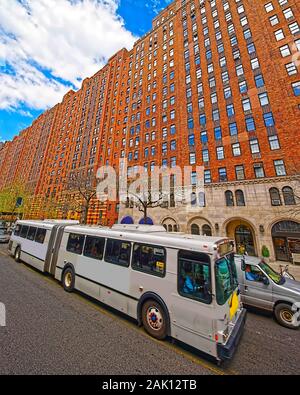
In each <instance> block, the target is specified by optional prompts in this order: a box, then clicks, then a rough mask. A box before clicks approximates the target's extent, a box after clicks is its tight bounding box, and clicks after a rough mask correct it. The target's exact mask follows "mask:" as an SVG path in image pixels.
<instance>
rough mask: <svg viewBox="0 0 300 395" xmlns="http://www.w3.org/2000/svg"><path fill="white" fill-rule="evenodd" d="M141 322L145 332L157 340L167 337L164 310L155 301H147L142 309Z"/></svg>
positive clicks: (166, 321)
mask: <svg viewBox="0 0 300 395" xmlns="http://www.w3.org/2000/svg"><path fill="white" fill-rule="evenodd" d="M142 322H143V326H144V329H145V331H146V332H147V333H148V334H149V335H150V336H152V337H154V338H155V339H158V340H164V339H165V338H166V337H167V335H168V320H167V314H166V312H165V310H164V308H163V307H162V306H161V305H160V304H159V303H158V302H156V301H155V300H153V299H150V300H147V301H146V302H145V303H144V304H143V307H142Z"/></svg>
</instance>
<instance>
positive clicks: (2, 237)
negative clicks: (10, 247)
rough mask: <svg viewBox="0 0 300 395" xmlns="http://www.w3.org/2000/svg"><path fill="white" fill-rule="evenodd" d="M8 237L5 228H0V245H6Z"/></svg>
mask: <svg viewBox="0 0 300 395" xmlns="http://www.w3.org/2000/svg"><path fill="white" fill-rule="evenodd" d="M9 239H10V235H9V234H8V231H7V229H6V228H0V243H8V242H9Z"/></svg>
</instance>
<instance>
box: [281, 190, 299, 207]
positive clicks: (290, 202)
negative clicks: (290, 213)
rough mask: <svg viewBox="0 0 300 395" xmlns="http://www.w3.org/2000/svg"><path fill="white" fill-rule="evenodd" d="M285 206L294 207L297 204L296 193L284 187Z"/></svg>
mask: <svg viewBox="0 0 300 395" xmlns="http://www.w3.org/2000/svg"><path fill="white" fill-rule="evenodd" d="M282 193H283V199H284V204H285V205H286V206H294V205H295V204H296V200H295V195H294V191H293V189H292V188H291V187H284V188H283V189H282Z"/></svg>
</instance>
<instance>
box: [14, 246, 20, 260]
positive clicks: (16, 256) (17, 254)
mask: <svg viewBox="0 0 300 395" xmlns="http://www.w3.org/2000/svg"><path fill="white" fill-rule="evenodd" d="M15 261H16V262H18V263H20V262H21V248H20V247H17V248H16V251H15Z"/></svg>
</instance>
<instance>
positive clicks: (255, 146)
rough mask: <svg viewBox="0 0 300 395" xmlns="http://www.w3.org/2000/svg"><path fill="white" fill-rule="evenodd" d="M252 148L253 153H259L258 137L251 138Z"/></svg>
mask: <svg viewBox="0 0 300 395" xmlns="http://www.w3.org/2000/svg"><path fill="white" fill-rule="evenodd" d="M250 149H251V153H252V154H259V153H260V148H259V143H258V139H253V140H250Z"/></svg>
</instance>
